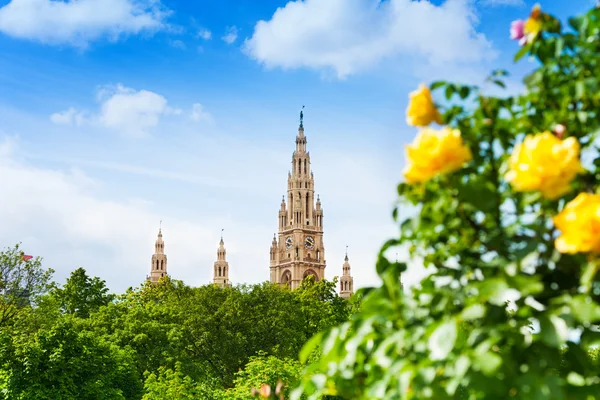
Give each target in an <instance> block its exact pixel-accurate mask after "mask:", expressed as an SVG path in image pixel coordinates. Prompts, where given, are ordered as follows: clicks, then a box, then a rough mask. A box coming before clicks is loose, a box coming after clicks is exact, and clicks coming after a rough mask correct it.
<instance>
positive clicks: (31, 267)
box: [0, 244, 54, 329]
mask: <svg viewBox="0 0 600 400" xmlns="http://www.w3.org/2000/svg"><path fill="white" fill-rule="evenodd" d="M22 255H23V253H22V252H21V250H19V245H18V244H17V245H16V246H15V247H13V248H7V249H6V250H4V251H2V252H0V329H1V328H4V327H6V326H7V325H9V324H10V323H11V322H12V321H13V320H14V318H15V317H16V316H17V314H18V313H19V311H20V310H23V309H24V308H28V307H30V306H31V304H32V303H34V302H35V301H36V300H37V298H38V297H39V296H40V295H42V294H44V293H46V292H47V291H48V289H49V283H50V279H51V277H52V273H53V272H54V271H52V270H51V269H49V270H44V269H42V268H41V259H40V258H39V257H36V258H35V259H31V260H27V261H24V260H23V259H22Z"/></svg>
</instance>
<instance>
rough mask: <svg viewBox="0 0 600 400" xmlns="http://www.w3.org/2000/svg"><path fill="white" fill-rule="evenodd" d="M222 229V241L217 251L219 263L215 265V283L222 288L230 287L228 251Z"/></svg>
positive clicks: (216, 262)
mask: <svg viewBox="0 0 600 400" xmlns="http://www.w3.org/2000/svg"><path fill="white" fill-rule="evenodd" d="M224 230H225V229H221V241H220V242H219V248H218V249H217V261H215V264H214V271H213V283H214V284H216V285H219V286H221V287H225V286H229V285H230V284H231V283H230V282H229V263H228V262H227V260H226V255H227V251H226V250H225V242H224V241H223V231H224Z"/></svg>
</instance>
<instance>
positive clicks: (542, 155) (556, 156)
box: [505, 131, 583, 199]
mask: <svg viewBox="0 0 600 400" xmlns="http://www.w3.org/2000/svg"><path fill="white" fill-rule="evenodd" d="M582 170H583V168H582V166H581V162H580V161H579V142H578V141H577V139H575V138H574V137H570V138H568V139H565V140H560V139H559V138H557V137H556V136H554V135H553V134H551V133H550V132H547V131H546V132H544V133H539V134H537V135H535V136H533V135H528V136H527V137H526V138H525V140H524V141H523V143H521V144H518V145H516V146H515V149H514V151H513V153H512V155H511V157H510V160H509V171H508V173H507V174H506V176H505V179H506V180H507V181H508V182H510V183H511V185H512V186H513V188H514V189H515V190H516V191H519V192H527V191H534V190H539V191H540V192H542V195H543V196H544V197H546V198H548V199H556V198H558V197H560V196H562V195H563V194H565V193H567V192H568V191H569V190H570V189H571V188H570V184H571V181H572V180H573V179H574V178H575V176H576V175H577V174H578V173H579V172H581V171H582Z"/></svg>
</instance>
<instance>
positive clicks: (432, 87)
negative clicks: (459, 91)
mask: <svg viewBox="0 0 600 400" xmlns="http://www.w3.org/2000/svg"><path fill="white" fill-rule="evenodd" d="M446 84H447V82H446V81H435V82H432V83H431V85H429V89H430V90H431V91H433V90H435V89H437V88H439V87H442V86H445V85H446Z"/></svg>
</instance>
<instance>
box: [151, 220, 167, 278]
mask: <svg viewBox="0 0 600 400" xmlns="http://www.w3.org/2000/svg"><path fill="white" fill-rule="evenodd" d="M165 275H167V255H166V254H165V242H164V241H163V236H162V228H160V229H159V230H158V238H157V239H156V243H155V244H154V254H153V255H152V265H151V266H150V277H149V278H148V279H149V280H150V282H152V283H156V282H158V281H159V280H160V278H162V277H163V276H165Z"/></svg>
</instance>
